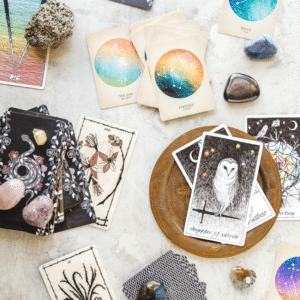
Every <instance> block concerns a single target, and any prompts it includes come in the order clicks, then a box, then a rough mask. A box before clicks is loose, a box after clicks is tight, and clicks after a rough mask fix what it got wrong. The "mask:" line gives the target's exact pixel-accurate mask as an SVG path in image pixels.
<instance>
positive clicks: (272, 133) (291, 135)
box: [245, 115, 300, 220]
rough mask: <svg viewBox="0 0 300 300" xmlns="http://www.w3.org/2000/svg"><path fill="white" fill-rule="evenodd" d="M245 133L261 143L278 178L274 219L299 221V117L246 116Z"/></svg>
mask: <svg viewBox="0 0 300 300" xmlns="http://www.w3.org/2000/svg"><path fill="white" fill-rule="evenodd" d="M245 121H246V124H245V128H246V132H247V133H249V134H250V135H252V136H254V137H255V138H256V139H258V140H259V141H261V142H262V143H264V146H265V147H266V149H267V150H268V151H269V153H270V154H271V155H272V157H273V159H274V161H275V163H276V165H277V168H278V171H279V175H280V179H281V188H282V201H281V208H280V211H279V215H278V218H277V219H278V220H300V175H299V174H300V173H299V169H300V147H299V146H300V143H299V136H300V127H299V125H298V124H300V116H299V115H275V116H274V115H269V116H246V118H245Z"/></svg>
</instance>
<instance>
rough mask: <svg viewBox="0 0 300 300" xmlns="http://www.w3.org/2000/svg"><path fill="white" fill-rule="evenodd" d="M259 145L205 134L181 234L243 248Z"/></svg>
mask: <svg viewBox="0 0 300 300" xmlns="http://www.w3.org/2000/svg"><path fill="white" fill-rule="evenodd" d="M262 147H263V145H262V143H260V142H255V141H250V140H246V139H241V138H234V137H230V136H224V135H220V134H215V133H204V134H203V140H202V144H201V148H200V152H199V159H198V162H197V168H196V178H195V180H194V183H193V189H192V194H191V199H190V204H189V209H188V213H187V218H186V223H185V228H184V234H185V235H187V236H192V237H196V238H200V239H204V240H210V241H215V242H221V243H224V244H231V245H237V246H243V245H244V244H245V239H246V233H247V229H248V221H249V217H250V207H251V200H252V196H253V193H254V190H255V186H256V180H257V174H258V170H259V165H260V159H261V153H262Z"/></svg>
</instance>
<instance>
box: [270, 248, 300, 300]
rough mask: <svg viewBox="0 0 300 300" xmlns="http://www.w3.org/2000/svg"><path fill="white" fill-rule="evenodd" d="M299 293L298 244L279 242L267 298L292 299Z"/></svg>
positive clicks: (271, 299) (272, 299)
mask: <svg viewBox="0 0 300 300" xmlns="http://www.w3.org/2000/svg"><path fill="white" fill-rule="evenodd" d="M299 295H300V246H299V245H292V244H286V243H280V245H279V249H278V252H277V257H276V261H275V265H274V269H273V274H272V279H271V284H270V289H269V294H268V298H267V300H282V299H284V300H289V299H290V300H293V299H295V300H296V299H299Z"/></svg>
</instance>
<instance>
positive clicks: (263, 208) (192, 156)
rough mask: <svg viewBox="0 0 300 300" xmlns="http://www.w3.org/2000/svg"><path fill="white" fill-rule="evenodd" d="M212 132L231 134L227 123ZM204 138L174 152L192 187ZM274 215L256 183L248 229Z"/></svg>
mask: <svg viewBox="0 0 300 300" xmlns="http://www.w3.org/2000/svg"><path fill="white" fill-rule="evenodd" d="M210 133H217V134H222V135H227V136H231V133H230V131H229V130H228V128H227V126H226V125H225V124H223V125H220V126H218V127H216V128H215V129H213V130H211V131H210ZM202 138H203V136H201V137H199V138H197V139H195V140H193V141H191V142H190V143H188V144H186V145H184V146H183V147H181V148H179V149H177V150H175V151H174V152H173V153H172V154H173V157H174V159H175V161H176V163H177V165H178V167H179V169H180V171H181V173H182V174H183V176H184V178H185V179H186V181H187V183H188V184H189V186H190V188H191V189H192V188H193V182H194V178H195V173H196V167H197V163H198V158H199V152H200V147H201V143H202ZM274 216H275V212H274V209H273V208H272V206H271V205H270V202H269V200H268V199H267V197H266V195H265V194H264V192H263V190H262V189H261V187H260V185H259V183H256V186H255V190H254V193H253V197H252V199H251V207H250V217H249V222H248V229H247V231H250V230H252V229H254V228H256V227H258V226H259V225H261V224H263V223H264V222H266V221H268V220H270V219H272V218H273V217H274Z"/></svg>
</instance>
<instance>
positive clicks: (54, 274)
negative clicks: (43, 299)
mask: <svg viewBox="0 0 300 300" xmlns="http://www.w3.org/2000/svg"><path fill="white" fill-rule="evenodd" d="M39 270H40V273H41V275H42V277H43V280H44V282H45V285H46V287H47V290H48V292H49V294H50V297H51V299H52V300H75V299H80V300H116V299H117V298H116V296H115V293H114V291H113V288H112V286H111V283H110V281H109V278H108V276H107V274H106V271H105V268H104V266H103V263H102V261H101V259H100V256H99V254H98V251H97V249H96V247H95V246H94V245H90V246H88V247H85V248H83V249H80V250H78V251H75V252H73V253H70V254H68V255H65V256H63V257H60V258H58V259H55V260H53V261H51V262H49V263H46V264H44V265H42V266H40V268H39Z"/></svg>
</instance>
